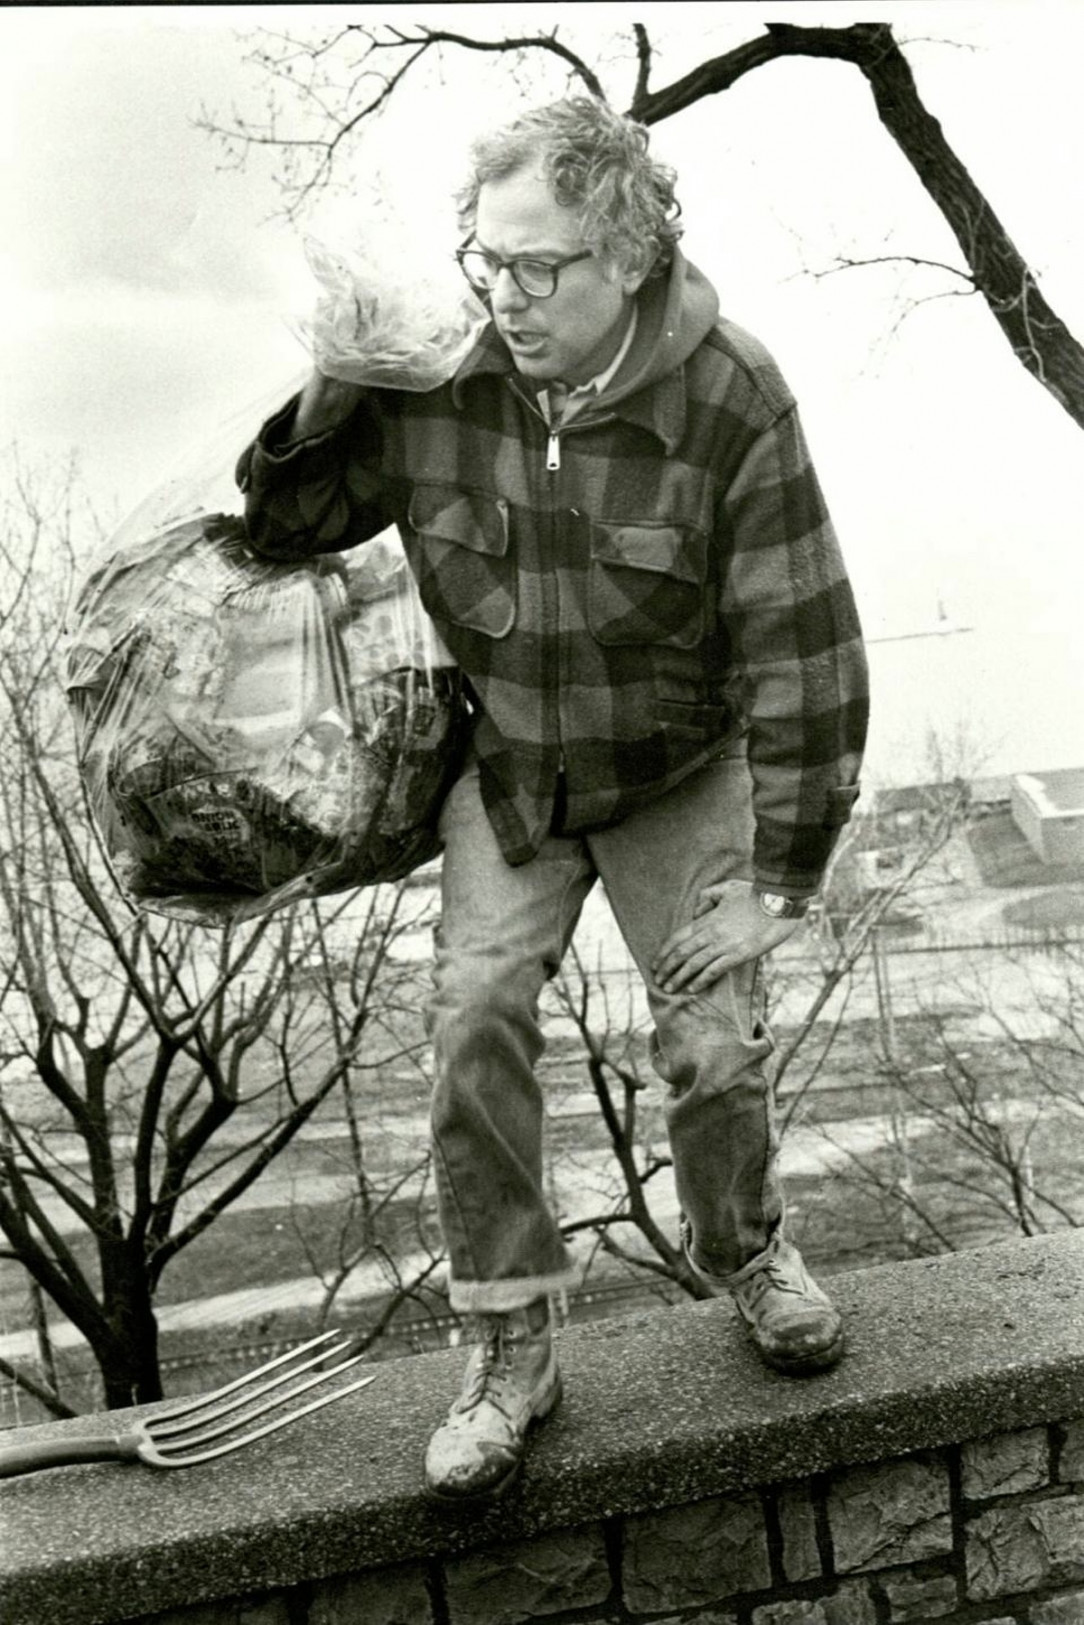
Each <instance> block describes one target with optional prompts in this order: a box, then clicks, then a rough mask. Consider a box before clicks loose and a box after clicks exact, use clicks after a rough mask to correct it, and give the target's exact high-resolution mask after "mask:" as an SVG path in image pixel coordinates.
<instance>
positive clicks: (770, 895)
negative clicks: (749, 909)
mask: <svg viewBox="0 0 1084 1625" xmlns="http://www.w3.org/2000/svg"><path fill="white" fill-rule="evenodd" d="M760 906H761V908H762V909H763V910H764V912H765V914H770V915H771V916H772V918H773V919H779V918H780V917H781V916H782V915H783V914H784V913H785V911H786V907H787V900H786V898H785V897H780V896H779V894H778V893H777V892H773V891H762V892H761V893H760Z"/></svg>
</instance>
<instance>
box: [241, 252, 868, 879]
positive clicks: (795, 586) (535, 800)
mask: <svg viewBox="0 0 1084 1625" xmlns="http://www.w3.org/2000/svg"><path fill="white" fill-rule="evenodd" d="M687 274H689V275H692V276H699V273H696V272H695V271H693V270H692V268H691V267H688V266H686V265H684V264H683V263H681V264H679V266H678V267H677V268H676V269H675V272H674V277H673V278H672V282H671V288H670V290H669V292H666V291H665V289H664V291H663V292H662V293H661V294H660V292H659V290H658V285H657V284H656V285H654V287H655V290H656V291H655V294H654V297H655V299H656V300H657V301H658V300H659V299H660V298H668V299H669V301H670V314H671V316H672V306H673V300H674V298H675V292H674V286H673V282H674V280H675V279H677V278H680V277H681V276H684V275H687ZM701 281H702V279H701ZM703 285H704V286H707V284H703ZM650 286H652V285H649V287H650ZM677 297H681V294H680V289H679V290H678V294H677ZM712 297H714V296H712ZM713 311H714V305H713ZM668 319H669V318H668V316H667V313H666V310H663V312H662V316H661V318H660V315H659V312H656V313H655V321H654V325H653V327H652V325H651V324H644V323H641V326H647V327H648V328H649V330H650V331H653V332H654V333H655V335H656V336H657V335H658V334H659V333H660V331H662V332H664V333H665V336H666V338H667V339H670V340H673V338H674V327H673V325H672V324H671V326H670V327H668V328H667V327H666V326H665V323H666V321H667V320H668ZM660 320H661V322H662V324H663V325H662V327H661V328H660ZM638 337H639V334H638ZM672 359H673V358H672V353H671V354H670V357H669V359H668V360H667V363H666V366H665V367H664V368H663V370H662V371H661V372H659V371H657V370H656V372H655V373H651V370H650V368H649V376H648V380H647V382H646V383H643V382H640V381H639V380H641V379H642V378H643V377H644V369H643V362H642V357H641V360H640V370H639V373H638V374H637V381H636V382H635V384H634V387H633V388H632V389H631V391H630V390H628V389H627V388H626V389H625V391H624V392H619V394H618V398H616V399H611V394H610V391H607V392H605V393H604V394H603V396H602V397H601V398H600V400H599V402H598V403H597V404H596V405H595V406H593V407H591V408H589V409H588V410H586V411H584V412H583V413H582V414H581V415H579V416H577V417H575V418H574V419H573V420H572V421H571V422H570V423H569V425H568V427H567V428H566V429H564V430H561V431H559V433H558V436H557V441H556V444H555V443H554V441H553V439H552V438H551V436H550V434H549V431H548V428H547V425H546V424H545V422H544V420H543V418H542V415H541V413H540V411H539V410H538V406H537V403H536V401H535V399H534V396H533V394H532V393H531V392H530V390H529V388H527V386H526V385H525V384H524V382H523V380H521V379H520V378H519V377H518V375H517V374H516V373H515V371H514V369H513V367H512V364H511V360H510V358H509V356H508V352H507V351H506V349H505V347H504V346H503V344H502V343H501V342H500V340H499V338H498V337H497V335H496V334H495V332H494V331H493V330H492V328H490V329H487V330H486V332H485V333H484V334H483V337H482V339H481V341H480V342H479V345H478V346H477V347H476V349H475V350H474V351H473V352H472V354H471V356H469V357H468V358H467V361H466V362H465V363H464V364H463V366H462V367H461V368H460V370H459V373H458V374H457V376H456V377H455V379H454V380H452V381H451V382H450V383H448V384H445V385H443V386H441V387H440V388H438V389H436V390H433V391H431V392H429V393H426V394H407V393H404V392H399V391H394V390H372V391H368V392H367V393H366V394H365V395H364V396H363V398H362V400H361V402H360V403H359V405H358V407H357V408H356V410H355V411H354V412H353V414H352V415H351V416H350V417H349V418H348V419H347V420H346V422H344V423H343V424H342V425H341V426H339V427H336V428H335V429H333V430H331V431H330V432H328V433H326V434H323V435H319V436H314V437H313V438H311V439H308V440H300V441H296V442H291V441H290V439H289V434H290V424H291V420H292V416H293V412H294V406H295V402H290V403H288V404H287V406H286V407H285V408H284V409H283V410H282V411H281V412H280V413H278V414H276V416H275V417H273V418H272V419H271V420H270V421H269V422H268V423H267V424H266V425H265V426H264V428H263V430H262V431H261V433H260V435H259V437H258V439H257V441H256V442H255V443H254V444H253V445H252V446H250V447H249V448H248V450H247V451H246V452H245V453H244V455H243V456H242V458H241V461H240V464H239V467H238V479H239V483H240V484H241V486H242V489H243V490H244V491H245V493H246V517H247V522H248V527H249V536H250V542H251V545H252V547H253V549H254V551H255V552H257V553H259V554H261V555H263V556H265V557H269V558H273V559H296V558H300V557H304V556H307V555H309V554H312V553H318V552H331V551H338V550H341V549H344V548H348V547H352V546H353V545H355V544H356V543H358V542H363V541H365V540H366V539H367V538H369V537H372V536H374V535H375V534H377V533H378V532H379V531H381V530H383V529H385V528H386V527H388V526H389V525H396V526H398V528H399V530H400V532H401V534H402V536H403V540H404V544H405V547H406V550H407V554H408V557H409V559H410V563H411V566H412V568H413V570H414V573H415V575H416V577H417V580H418V584H419V588H420V591H421V597H422V601H423V603H424V604H425V607H426V609H427V610H428V612H429V614H430V616H431V617H432V619H433V621H434V622H435V624H436V627H437V629H438V631H439V632H440V634H441V636H442V638H443V639H444V641H445V643H446V644H447V646H448V648H449V650H450V651H451V653H452V655H453V656H454V657H455V659H456V660H457V661H458V663H459V665H460V666H461V668H462V670H463V671H464V673H465V674H466V676H467V678H468V679H469V683H470V686H471V688H472V690H473V695H474V697H475V699H476V701H477V707H478V711H479V716H478V719H477V725H476V730H475V747H476V750H477V752H478V756H479V758H480V762H481V773H482V790H483V795H484V798H485V802H486V807H487V811H488V814H489V817H490V820H491V823H492V824H493V827H494V830H495V832H496V834H497V837H498V839H499V841H500V844H501V848H502V851H503V852H504V854H505V857H506V858H507V859H508V861H509V862H510V863H513V864H515V863H520V862H524V861H526V860H527V859H528V858H530V857H531V856H532V855H533V854H534V853H535V852H536V851H537V850H538V848H539V846H540V845H541V842H542V841H543V840H544V838H545V836H546V834H547V833H548V831H549V830H550V827H551V822H552V818H553V809H554V802H555V794H556V790H557V784H558V775H559V773H560V772H563V774H564V781H563V786H562V788H563V799H564V801H565V803H566V805H565V810H564V816H563V821H562V824H561V828H562V830H563V831H565V832H569V833H572V832H576V831H583V830H589V829H591V828H596V827H599V826H602V825H606V824H609V823H612V822H614V821H616V820H619V819H620V818H622V817H623V816H624V815H625V814H627V813H628V812H630V811H631V810H632V809H633V808H634V807H636V806H638V805H640V804H642V803H643V802H644V801H646V800H649V799H651V798H653V797H655V796H657V795H659V794H661V793H663V792H664V791H666V790H667V789H669V788H670V787H671V786H673V785H675V784H676V783H678V782H679V781H680V780H681V779H682V778H683V777H684V776H685V775H686V774H688V773H690V772H691V771H693V770H694V769H695V768H696V767H698V766H700V765H701V764H703V763H704V762H706V761H708V760H710V759H711V758H712V757H714V756H718V755H720V754H722V753H723V752H724V751H726V750H727V749H728V748H729V749H735V748H741V747H740V743H739V742H740V741H741V740H742V739H743V737H744V738H745V739H746V740H747V749H748V757H749V764H750V769H751V773H752V779H753V797H754V812H755V817H756V838H755V849H754V853H753V855H752V856H753V866H754V872H755V874H756V877H757V879H758V880H759V881H761V882H762V883H764V884H765V885H768V886H770V887H772V888H773V889H776V890H780V891H783V892H786V893H789V894H791V895H794V896H802V895H808V894H809V893H811V892H813V891H815V890H816V888H817V885H818V884H819V882H820V879H821V876H822V874H823V870H824V867H825V865H826V863H827V860H828V857H829V855H830V852H831V849H832V846H833V844H834V841H835V839H836V837H837V835H838V832H839V829H840V826H841V825H842V824H843V823H844V822H845V821H846V819H847V818H848V816H849V813H850V809H851V806H852V804H853V802H854V799H855V797H856V796H857V794H858V787H857V778H858V769H859V764H860V760H861V754H862V749H863V745H864V741H865V729H866V719H867V708H868V705H867V693H868V690H867V673H866V664H865V657H864V652H863V648H862V642H861V635H860V630H859V626H858V620H857V615H856V611H855V606H854V602H853V598H852V594H851V590H850V586H849V584H848V581H847V577H846V574H845V570H844V567H843V562H842V559H841V556H840V552H839V548H838V545H837V542H836V539H835V536H834V533H833V530H832V527H831V523H830V521H829V518H828V515H827V512H826V509H825V504H824V501H823V498H822V495H821V492H820V489H819V486H818V483H817V480H816V476H815V474H814V471H813V468H812V466H811V463H810V459H809V455H808V451H807V448H806V444H805V440H804V438H803V434H802V429H801V426H800V424H799V421H798V417H797V414H796V410H795V405H794V401H793V398H792V396H791V395H790V392H789V391H788V389H787V387H786V385H785V383H784V382H783V380H782V378H781V377H780V375H779V372H778V370H777V368H776V366H775V364H774V362H773V361H772V359H771V357H770V356H769V355H768V354H767V353H766V352H765V351H764V349H763V348H762V347H761V346H760V345H759V344H758V343H757V341H756V340H754V339H753V338H751V337H750V336H749V335H748V334H746V333H744V332H743V331H742V330H741V329H740V328H737V327H735V326H733V325H732V324H731V323H729V322H726V321H719V322H708V323H707V324H706V331H705V332H704V333H703V336H700V337H698V338H697V341H696V342H695V344H693V345H692V347H691V348H690V350H689V353H688V354H686V355H684V356H682V357H681V358H680V359H679V360H677V361H676V362H673V364H671V361H672ZM624 371H625V369H622V372H624ZM620 377H621V374H619V381H620ZM547 453H548V455H547ZM554 463H556V464H557V465H558V466H556V467H554V466H552V465H553V464H554Z"/></svg>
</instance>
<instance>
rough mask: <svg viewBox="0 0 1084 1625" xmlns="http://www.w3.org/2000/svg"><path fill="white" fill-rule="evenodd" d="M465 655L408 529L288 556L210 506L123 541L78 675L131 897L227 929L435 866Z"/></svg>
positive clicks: (77, 630)
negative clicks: (427, 598) (254, 542)
mask: <svg viewBox="0 0 1084 1625" xmlns="http://www.w3.org/2000/svg"><path fill="white" fill-rule="evenodd" d="M447 658H448V657H447V655H446V654H445V653H444V652H443V651H442V649H441V647H440V645H439V640H438V639H437V638H436V636H435V633H434V632H433V629H432V626H431V625H430V623H429V622H428V618H427V617H426V615H425V612H424V610H423V609H422V606H421V603H420V601H419V599H418V597H417V592H416V589H415V587H414V582H413V578H412V577H411V575H410V571H409V567H408V566H407V563H406V559H405V557H404V555H403V553H402V550H401V547H399V545H398V543H397V542H396V541H394V540H393V539H391V538H390V537H382V538H378V539H377V540H375V541H373V542H370V543H368V544H367V545H366V546H364V547H361V548H358V549H356V550H354V551H352V552H351V553H350V554H348V555H339V556H333V557H331V558H324V559H322V560H320V559H318V560H313V561H312V562H310V563H305V564H289V565H286V564H271V563H266V562H264V561H262V560H258V559H256V558H254V557H253V556H252V555H251V554H250V553H249V551H248V549H247V546H246V543H245V531H244V523H243V521H242V520H241V519H240V518H237V517H232V516H229V515H226V514H221V513H211V514H208V513H201V514H197V515H195V516H194V517H191V518H188V519H186V520H184V521H181V522H177V523H173V524H167V525H166V526H165V527H164V528H162V529H160V530H158V531H156V532H154V533H153V534H151V535H150V536H148V537H146V539H145V540H140V541H128V542H127V543H125V544H123V545H121V546H120V548H119V549H118V550H116V551H115V552H114V553H113V555H112V556H111V557H110V558H108V559H107V561H106V562H105V563H104V564H103V565H102V566H100V567H99V568H98V569H96V570H95V572H94V573H93V574H92V575H91V576H90V578H89V579H88V581H87V582H86V584H85V585H84V587H83V589H82V591H81V593H80V595H79V598H78V601H77V604H76V611H75V616H74V620H73V624H72V627H71V631H70V636H69V642H68V661H67V668H68V669H67V686H68V697H69V700H70V702H71V704H72V707H73V712H74V716H75V722H76V734H77V740H78V749H79V761H80V767H81V771H82V775H83V782H84V785H85V787H86V790H87V794H88V797H89V801H90V805H91V809H92V813H93V816H94V818H95V821H96V823H97V826H98V829H99V831H100V833H101V836H102V838H103V841H104V844H105V848H106V851H107V854H108V856H109V859H110V861H111V863H112V866H113V869H114V873H115V875H116V877H117V880H118V881H119V883H120V885H121V887H122V889H123V890H124V891H125V893H126V894H127V895H128V897H129V898H130V899H131V900H132V901H133V902H135V903H137V904H138V905H140V906H142V907H144V908H148V909H151V910H152V911H155V912H160V913H164V914H167V915H171V916H174V917H178V918H182V919H188V920H194V921H197V922H200V923H203V924H209V925H222V924H225V923H227V922H228V921H231V920H242V919H246V918H251V917H253V916H256V915H259V914H262V913H266V912H268V911H269V910H271V909H273V908H277V907H280V906H282V905H284V904H287V903H290V902H294V901H297V900H299V899H302V898H306V897H314V896H319V895H323V894H325V893H328V892H334V891H339V890H342V889H345V888H348V887H354V886H365V885H372V884H376V883H378V882H381V881H391V880H397V879H400V878H402V877H403V876H404V875H406V874H408V873H409V872H410V871H411V870H413V869H415V868H416V867H418V866H419V865H420V864H422V863H424V862H426V861H427V860H428V859H430V858H432V857H434V856H435V855H436V853H437V851H438V840H437V835H436V821H437V816H438V813H439V809H440V805H441V802H442V801H443V798H444V795H445V793H446V791H447V789H448V787H449V785H450V782H451V780H452V779H453V777H454V775H455V773H456V771H457V770H458V766H459V762H460V758H461V754H462V748H463V745H464V743H465V737H466V726H467V711H466V704H465V700H464V696H463V690H462V684H461V679H460V676H459V673H458V671H457V670H456V669H455V668H454V666H451V665H450V664H446V663H444V662H446V661H447Z"/></svg>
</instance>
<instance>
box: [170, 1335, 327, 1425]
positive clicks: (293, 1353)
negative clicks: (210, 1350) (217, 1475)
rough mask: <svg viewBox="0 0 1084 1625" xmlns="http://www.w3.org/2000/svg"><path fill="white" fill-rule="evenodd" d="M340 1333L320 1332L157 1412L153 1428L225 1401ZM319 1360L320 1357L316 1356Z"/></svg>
mask: <svg viewBox="0 0 1084 1625" xmlns="http://www.w3.org/2000/svg"><path fill="white" fill-rule="evenodd" d="M341 1335H342V1334H341V1332H321V1333H320V1335H319V1336H318V1337H312V1338H310V1339H309V1341H308V1342H307V1343H301V1344H300V1345H299V1346H298V1347H297V1348H295V1349H287V1350H286V1353H285V1354H278V1355H276V1356H275V1358H274V1359H273V1360H268V1361H267V1363H266V1365H258V1366H257V1367H256V1369H255V1371H246V1372H245V1373H244V1374H243V1375H242V1376H240V1377H235V1378H234V1380H233V1381H232V1382H227V1383H223V1385H222V1387H221V1388H214V1389H212V1390H211V1392H210V1393H209V1394H194V1395H193V1396H192V1397H191V1399H185V1400H181V1401H180V1402H179V1403H178V1404H176V1405H171V1406H170V1407H169V1409H168V1410H164V1411H159V1412H158V1414H157V1415H156V1416H155V1417H154V1418H153V1420H154V1425H155V1427H159V1426H161V1424H162V1423H163V1422H172V1421H174V1419H180V1418H181V1417H185V1416H190V1415H191V1414H192V1412H193V1411H196V1410H202V1408H203V1407H204V1406H205V1405H214V1404H215V1403H216V1402H217V1401H218V1400H220V1399H225V1398H226V1397H227V1395H229V1394H235V1393H236V1392H237V1391H238V1389H239V1388H247V1387H248V1386H249V1384H250V1383H251V1382H252V1380H253V1378H254V1377H265V1376H266V1375H267V1373H268V1372H269V1371H277V1370H278V1368H279V1367H280V1366H284V1365H288V1364H289V1363H290V1362H291V1360H296V1359H298V1358H299V1356H300V1355H302V1354H307V1353H308V1352H309V1350H310V1349H314V1348H318V1347H319V1346H320V1344H322V1343H331V1342H333V1341H334V1340H335V1338H336V1337H340V1336H341ZM317 1358H321V1356H317Z"/></svg>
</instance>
